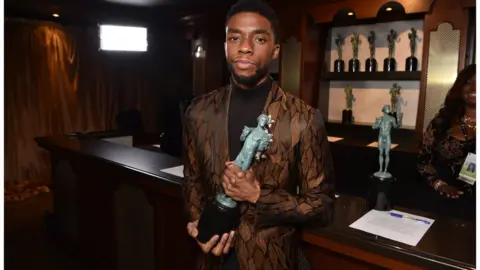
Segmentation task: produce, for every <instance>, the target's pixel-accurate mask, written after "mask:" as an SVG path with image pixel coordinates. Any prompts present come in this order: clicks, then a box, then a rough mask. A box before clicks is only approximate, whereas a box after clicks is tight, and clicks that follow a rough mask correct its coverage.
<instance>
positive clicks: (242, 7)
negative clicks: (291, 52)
mask: <svg viewBox="0 0 480 270" xmlns="http://www.w3.org/2000/svg"><path fill="white" fill-rule="evenodd" d="M242 12H253V13H257V14H259V15H261V16H263V17H265V19H267V20H268V21H269V22H270V24H271V25H272V30H273V35H274V40H275V44H278V43H279V21H278V17H277V14H276V13H275V11H274V10H273V9H272V8H271V7H270V6H269V5H268V4H267V3H265V2H264V1H263V0H239V1H238V2H237V3H235V4H234V5H233V6H232V7H231V8H230V10H229V11H228V13H227V19H226V21H225V26H226V25H227V23H228V21H229V20H230V18H232V17H233V16H235V15H236V14H238V13H242Z"/></svg>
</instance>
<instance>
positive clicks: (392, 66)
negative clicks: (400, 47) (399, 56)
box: [383, 29, 398, 72]
mask: <svg viewBox="0 0 480 270" xmlns="http://www.w3.org/2000/svg"><path fill="white" fill-rule="evenodd" d="M397 38H398V34H397V32H396V31H395V30H393V29H390V32H388V35H387V43H388V57H387V58H385V60H384V61H383V71H385V72H391V71H396V69H397V62H396V60H395V56H394V54H395V43H396V42H397Z"/></svg>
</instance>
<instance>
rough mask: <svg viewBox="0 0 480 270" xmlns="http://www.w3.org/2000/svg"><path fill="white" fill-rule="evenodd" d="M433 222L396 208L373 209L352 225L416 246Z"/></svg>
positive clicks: (358, 228)
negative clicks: (385, 209) (386, 209)
mask: <svg viewBox="0 0 480 270" xmlns="http://www.w3.org/2000/svg"><path fill="white" fill-rule="evenodd" d="M390 213H393V214H398V215H403V217H404V218H401V217H395V216H392V215H391V214H390ZM415 219H418V220H422V221H423V222H421V221H418V220H415ZM433 222H434V220H433V219H429V218H425V217H421V216H416V215H411V214H408V213H404V212H400V211H395V210H392V211H388V212H387V211H377V210H371V211H370V212H368V213H366V214H365V215H364V216H363V217H361V218H359V219H358V220H357V221H355V222H354V223H352V224H351V225H350V227H351V228H354V229H357V230H361V231H364V232H368V233H371V234H375V235H378V236H382V237H385V238H388V239H391V240H394V241H397V242H401V243H404V244H407V245H411V246H416V245H417V244H418V242H420V240H421V239H422V237H423V236H424V235H425V233H426V232H427V231H428V229H429V228H430V226H432V224H433ZM427 223H429V224H427Z"/></svg>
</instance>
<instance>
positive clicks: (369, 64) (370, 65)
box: [365, 58, 377, 72]
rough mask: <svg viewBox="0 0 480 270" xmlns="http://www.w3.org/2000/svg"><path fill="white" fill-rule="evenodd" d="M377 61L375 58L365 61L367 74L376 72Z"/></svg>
mask: <svg viewBox="0 0 480 270" xmlns="http://www.w3.org/2000/svg"><path fill="white" fill-rule="evenodd" d="M376 71H377V60H376V59H375V58H368V59H367V60H365V72H376Z"/></svg>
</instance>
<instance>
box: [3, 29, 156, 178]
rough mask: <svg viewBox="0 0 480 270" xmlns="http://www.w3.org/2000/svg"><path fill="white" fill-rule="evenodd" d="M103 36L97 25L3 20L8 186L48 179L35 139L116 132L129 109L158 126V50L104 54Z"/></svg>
mask: <svg viewBox="0 0 480 270" xmlns="http://www.w3.org/2000/svg"><path fill="white" fill-rule="evenodd" d="M98 40H99V38H98V33H97V29H96V27H90V28H85V27H84V28H74V27H63V26H61V25H58V24H54V23H51V22H39V21H26V20H6V21H5V185H6V186H8V185H9V184H12V183H21V182H24V181H35V182H36V181H40V182H45V181H48V179H49V176H48V173H49V170H50V167H49V158H48V155H47V154H46V153H45V151H42V150H41V149H40V148H39V147H38V146H37V145H36V143H35V141H34V138H35V137H37V136H47V135H59V134H66V133H68V132H73V131H81V132H89V131H104V130H111V129H114V128H115V117H116V114H117V113H118V112H120V111H122V110H125V109H130V108H136V109H139V110H140V111H141V113H142V116H143V121H144V125H145V129H146V130H147V131H154V129H155V126H156V118H155V115H156V111H155V107H156V106H157V105H158V104H157V102H155V101H156V100H158V98H159V95H158V91H155V90H156V87H155V80H154V76H153V75H154V67H155V65H154V64H155V61H154V57H153V54H154V53H153V52H148V53H107V52H102V51H99V50H98V42H99V41H98Z"/></svg>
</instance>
